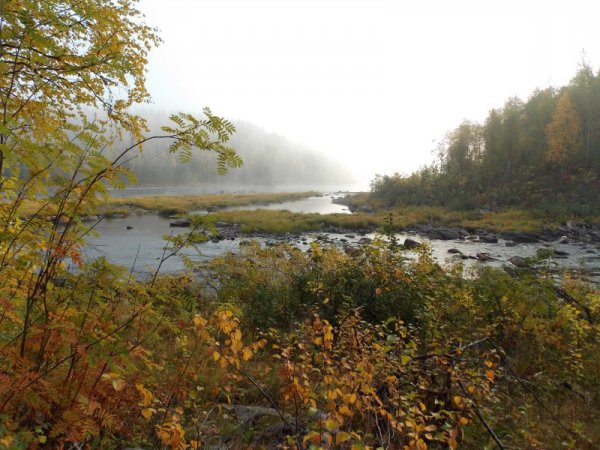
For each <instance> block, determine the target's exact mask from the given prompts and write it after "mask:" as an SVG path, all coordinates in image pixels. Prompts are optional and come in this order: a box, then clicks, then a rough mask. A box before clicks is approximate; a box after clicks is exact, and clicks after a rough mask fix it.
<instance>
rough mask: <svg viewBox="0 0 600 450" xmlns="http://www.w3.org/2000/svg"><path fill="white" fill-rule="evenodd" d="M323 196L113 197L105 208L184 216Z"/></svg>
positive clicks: (275, 194) (274, 194) (210, 195)
mask: <svg viewBox="0 0 600 450" xmlns="http://www.w3.org/2000/svg"><path fill="white" fill-rule="evenodd" d="M314 195H319V193H318V192H313V191H310V192H291V193H290V192H282V193H255V194H206V195H181V196H179V195H152V196H144V197H118V198H114V197H113V198H110V199H109V200H108V202H107V203H106V204H105V205H104V206H103V208H106V209H112V208H122V207H124V208H130V209H134V210H136V209H137V210H140V209H141V210H145V211H157V212H160V211H162V210H167V209H168V210H176V211H179V212H180V213H185V212H191V211H197V210H204V209H208V208H217V209H218V208H224V207H227V206H245V205H251V204H267V203H277V202H283V201H288V200H299V199H302V198H306V197H311V196H314Z"/></svg>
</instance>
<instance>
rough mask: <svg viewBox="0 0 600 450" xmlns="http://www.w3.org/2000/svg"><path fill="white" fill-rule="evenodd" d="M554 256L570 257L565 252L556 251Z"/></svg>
mask: <svg viewBox="0 0 600 450" xmlns="http://www.w3.org/2000/svg"><path fill="white" fill-rule="evenodd" d="M554 256H559V257H560V256H564V257H567V256H569V253H568V252H565V251H563V250H557V249H554Z"/></svg>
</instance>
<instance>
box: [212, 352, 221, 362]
mask: <svg viewBox="0 0 600 450" xmlns="http://www.w3.org/2000/svg"><path fill="white" fill-rule="evenodd" d="M220 357H221V354H220V353H219V352H213V361H218V360H219V358H220Z"/></svg>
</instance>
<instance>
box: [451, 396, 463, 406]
mask: <svg viewBox="0 0 600 450" xmlns="http://www.w3.org/2000/svg"><path fill="white" fill-rule="evenodd" d="M453 400H454V403H456V406H460V405H462V401H463V399H462V397H461V396H460V395H455V396H454V398H453Z"/></svg>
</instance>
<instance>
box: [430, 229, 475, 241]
mask: <svg viewBox="0 0 600 450" xmlns="http://www.w3.org/2000/svg"><path fill="white" fill-rule="evenodd" d="M426 234H427V236H429V238H431V239H442V240H444V241H450V240H455V239H462V238H464V236H466V235H468V233H467V232H466V231H465V232H464V233H461V230H459V229H457V228H445V227H439V228H433V229H431V230H429V231H427V232H426Z"/></svg>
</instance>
